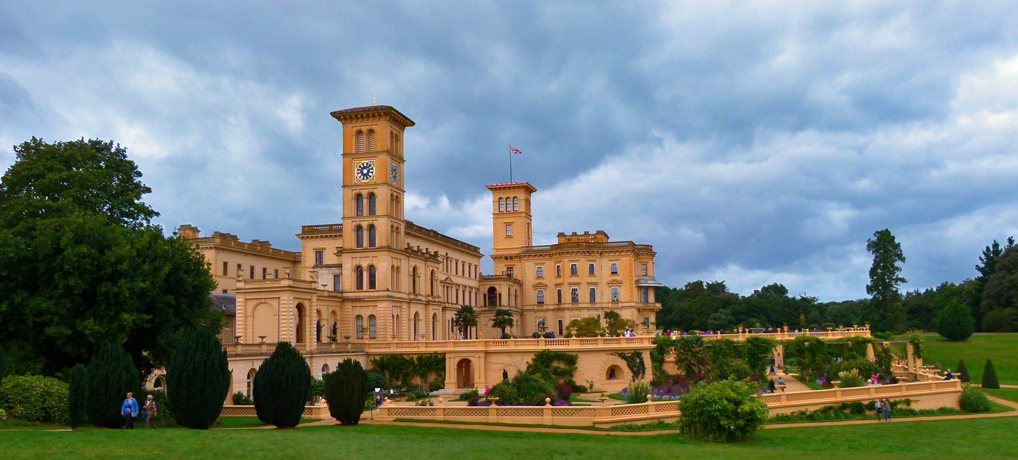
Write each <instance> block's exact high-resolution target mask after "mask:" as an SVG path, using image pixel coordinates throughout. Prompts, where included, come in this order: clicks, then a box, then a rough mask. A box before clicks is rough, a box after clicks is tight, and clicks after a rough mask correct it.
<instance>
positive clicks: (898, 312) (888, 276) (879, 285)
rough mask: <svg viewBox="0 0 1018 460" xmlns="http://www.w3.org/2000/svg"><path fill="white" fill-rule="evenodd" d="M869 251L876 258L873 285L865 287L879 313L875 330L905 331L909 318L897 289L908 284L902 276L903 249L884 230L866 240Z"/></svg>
mask: <svg viewBox="0 0 1018 460" xmlns="http://www.w3.org/2000/svg"><path fill="white" fill-rule="evenodd" d="M866 250H867V251H869V253H870V254H873V265H872V266H871V267H870V282H869V284H867V285H866V293H867V294H870V295H871V296H872V302H873V308H874V309H875V310H876V321H875V323H874V325H873V328H874V329H875V330H877V331H894V332H901V331H904V330H905V325H906V323H905V320H906V315H905V310H904V308H903V307H902V303H901V292H899V291H898V287H899V286H901V284H902V283H905V282H907V281H906V280H905V278H904V277H902V276H901V266H900V265H899V264H902V263H904V262H905V254H904V253H903V252H902V250H901V245H900V244H898V242H897V241H896V240H895V238H894V235H893V234H891V231H890V230H888V229H886V228H885V229H883V230H877V231H876V232H874V233H873V238H870V239H868V240H866Z"/></svg>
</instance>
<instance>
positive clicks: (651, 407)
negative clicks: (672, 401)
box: [647, 395, 657, 414]
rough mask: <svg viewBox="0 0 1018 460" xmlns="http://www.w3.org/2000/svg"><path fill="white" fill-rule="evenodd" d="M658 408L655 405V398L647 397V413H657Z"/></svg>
mask: <svg viewBox="0 0 1018 460" xmlns="http://www.w3.org/2000/svg"><path fill="white" fill-rule="evenodd" d="M656 409H657V406H655V405H654V396H652V395H647V413H648V414H653V413H654V412H656Z"/></svg>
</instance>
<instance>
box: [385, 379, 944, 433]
mask: <svg viewBox="0 0 1018 460" xmlns="http://www.w3.org/2000/svg"><path fill="white" fill-rule="evenodd" d="M960 393H961V382H960V381H959V380H957V379H955V380H948V381H938V382H917V383H903V384H896V385H876V386H868V387H859V388H843V389H833V390H819V391H803V392H795V393H772V394H765V395H760V396H759V398H760V400H761V401H763V402H764V403H765V404H767V408H768V409H770V412H771V414H772V415H775V414H778V413H788V412H792V411H795V410H802V409H804V408H814V409H815V408H819V407H822V406H828V405H834V404H839V403H844V402H855V401H873V400H876V399H892V400H895V399H904V398H909V399H911V400H913V401H917V404H918V402H920V401H921V400H922V399H923V398H933V397H941V396H946V397H945V398H941V399H937V400H935V401H931V402H930V403H929V404H927V405H928V406H930V407H943V406H951V407H957V400H958V398H957V395H958V394H960ZM952 401H953V402H952ZM913 407H917V406H916V404H914V405H913ZM680 415H681V414H680V412H679V403H678V401H665V402H647V403H643V404H625V405H615V406H608V405H594V406H566V407H558V406H555V407H553V406H551V405H545V406H497V405H493V406H487V407H483V406H482V407H476V406H475V407H469V406H468V407H464V406H445V405H444V403H443V402H442V401H441V400H439V402H438V404H437V405H435V406H426V407H419V406H397V405H383V406H382V407H380V408H379V418H380V419H383V420H393V419H418V420H439V421H445V420H448V421H461V422H483V423H509V424H527V425H530V424H533V425H561V426H598V427H604V426H612V425H618V424H624V423H646V422H651V421H657V420H664V421H671V420H675V419H677V418H678V417H679V416H680Z"/></svg>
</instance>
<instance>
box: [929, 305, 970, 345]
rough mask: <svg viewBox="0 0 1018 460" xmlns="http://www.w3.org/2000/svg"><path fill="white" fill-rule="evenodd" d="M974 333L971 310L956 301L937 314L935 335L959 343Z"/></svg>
mask: <svg viewBox="0 0 1018 460" xmlns="http://www.w3.org/2000/svg"><path fill="white" fill-rule="evenodd" d="M975 331H976V321H975V320H974V319H972V309H971V308H969V307H968V306H967V305H965V304H963V303H961V302H960V301H958V300H951V301H949V302H948V303H947V305H946V306H944V307H943V308H942V309H941V310H940V313H937V333H938V334H940V335H941V336H942V337H944V338H945V339H947V340H951V341H960V340H965V339H967V338H969V337H970V336H971V335H972V333H973V332H975Z"/></svg>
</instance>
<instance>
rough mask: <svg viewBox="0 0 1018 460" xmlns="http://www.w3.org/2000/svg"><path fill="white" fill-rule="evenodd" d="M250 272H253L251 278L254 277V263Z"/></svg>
mask: <svg viewBox="0 0 1018 460" xmlns="http://www.w3.org/2000/svg"><path fill="white" fill-rule="evenodd" d="M250 272H251V273H250V274H251V276H250V278H251V279H254V265H252V266H251V270H250Z"/></svg>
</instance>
